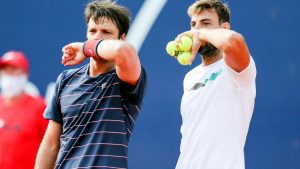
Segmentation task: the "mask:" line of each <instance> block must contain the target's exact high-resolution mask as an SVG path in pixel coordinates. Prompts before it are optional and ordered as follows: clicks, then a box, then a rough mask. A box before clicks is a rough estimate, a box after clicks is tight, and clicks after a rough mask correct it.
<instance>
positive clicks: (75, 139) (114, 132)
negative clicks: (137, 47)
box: [44, 64, 147, 169]
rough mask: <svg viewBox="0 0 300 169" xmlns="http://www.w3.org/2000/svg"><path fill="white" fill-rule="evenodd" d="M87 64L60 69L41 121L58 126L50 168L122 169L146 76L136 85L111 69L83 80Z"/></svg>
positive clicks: (142, 72) (87, 67)
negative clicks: (57, 142) (54, 158)
mask: <svg viewBox="0 0 300 169" xmlns="http://www.w3.org/2000/svg"><path fill="white" fill-rule="evenodd" d="M88 70H89V65H88V64H87V65H85V66H83V67H81V68H78V69H72V70H67V71H64V72H63V73H62V74H60V75H59V77H58V79H57V82H56V90H55V94H54V97H53V99H52V101H51V102H50V103H49V104H48V106H47V108H46V110H45V112H44V117H45V118H46V119H49V120H54V121H56V122H58V123H61V124H62V125H63V132H62V135H61V137H60V140H61V147H60V151H59V153H58V157H57V161H56V164H55V168H56V169H73V168H78V169H79V168H82V169H84V168H89V169H91V168H93V169H94V168H101V169H125V168H127V154H128V153H127V148H128V141H129V137H130V135H131V132H132V130H133V127H134V124H135V120H136V118H137V116H138V113H139V111H140V107H141V103H142V99H143V96H144V91H145V86H146V82H147V76H146V72H145V70H144V69H143V68H142V71H141V75H140V79H139V81H138V83H137V85H136V86H130V85H129V84H127V83H125V82H122V81H121V80H120V79H119V78H118V76H117V74H116V71H115V70H112V71H110V72H108V73H105V74H101V75H98V76H97V77H89V76H88Z"/></svg>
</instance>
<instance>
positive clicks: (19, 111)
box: [0, 51, 47, 169]
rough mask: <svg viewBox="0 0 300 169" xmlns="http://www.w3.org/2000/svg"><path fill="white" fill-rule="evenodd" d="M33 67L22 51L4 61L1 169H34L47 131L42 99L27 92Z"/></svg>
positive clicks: (0, 62) (0, 101) (0, 98)
mask: <svg viewBox="0 0 300 169" xmlns="http://www.w3.org/2000/svg"><path fill="white" fill-rule="evenodd" d="M28 73H29V64H28V60H27V58H26V56H25V55H24V54H23V53H22V52H19V51H9V52H7V53H5V54H4V55H3V56H2V57H1V59H0V86H1V95H0V169H32V168H33V167H34V163H35V158H36V154H37V151H38V148H39V145H40V142H41V140H42V138H43V135H44V132H45V130H46V127H47V121H46V120H45V119H43V116H42V114H43V111H44V109H45V107H46V104H45V102H44V100H43V99H42V98H41V97H36V96H32V95H29V94H27V93H26V92H25V86H26V83H27V82H28Z"/></svg>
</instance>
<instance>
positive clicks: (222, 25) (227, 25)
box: [221, 22, 230, 29]
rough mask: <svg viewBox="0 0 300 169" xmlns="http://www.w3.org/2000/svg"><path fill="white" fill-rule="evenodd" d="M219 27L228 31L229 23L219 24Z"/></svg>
mask: <svg viewBox="0 0 300 169" xmlns="http://www.w3.org/2000/svg"><path fill="white" fill-rule="evenodd" d="M221 27H222V28H225V29H230V23H229V22H224V23H222V24H221Z"/></svg>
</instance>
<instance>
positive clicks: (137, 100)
mask: <svg viewBox="0 0 300 169" xmlns="http://www.w3.org/2000/svg"><path fill="white" fill-rule="evenodd" d="M120 83H121V84H120V86H121V93H122V95H123V96H124V97H125V98H126V100H128V101H129V103H131V104H133V105H139V104H141V101H142V99H143V97H144V93H145V90H146V86H147V74H146V71H145V69H144V68H143V67H142V69H141V75H140V78H139V80H138V82H137V84H136V86H132V85H130V84H128V83H126V82H123V81H121V82H120Z"/></svg>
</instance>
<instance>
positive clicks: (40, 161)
mask: <svg viewBox="0 0 300 169" xmlns="http://www.w3.org/2000/svg"><path fill="white" fill-rule="evenodd" d="M61 132H62V125H61V124H59V123H57V122H55V121H52V120H50V121H49V124H48V127H47V130H46V133H45V136H44V138H43V141H42V143H41V145H40V148H39V151H38V153H37V158H36V162H35V167H34V169H53V168H54V165H55V161H56V158H57V154H58V151H59V147H60V139H59V138H60V135H61Z"/></svg>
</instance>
